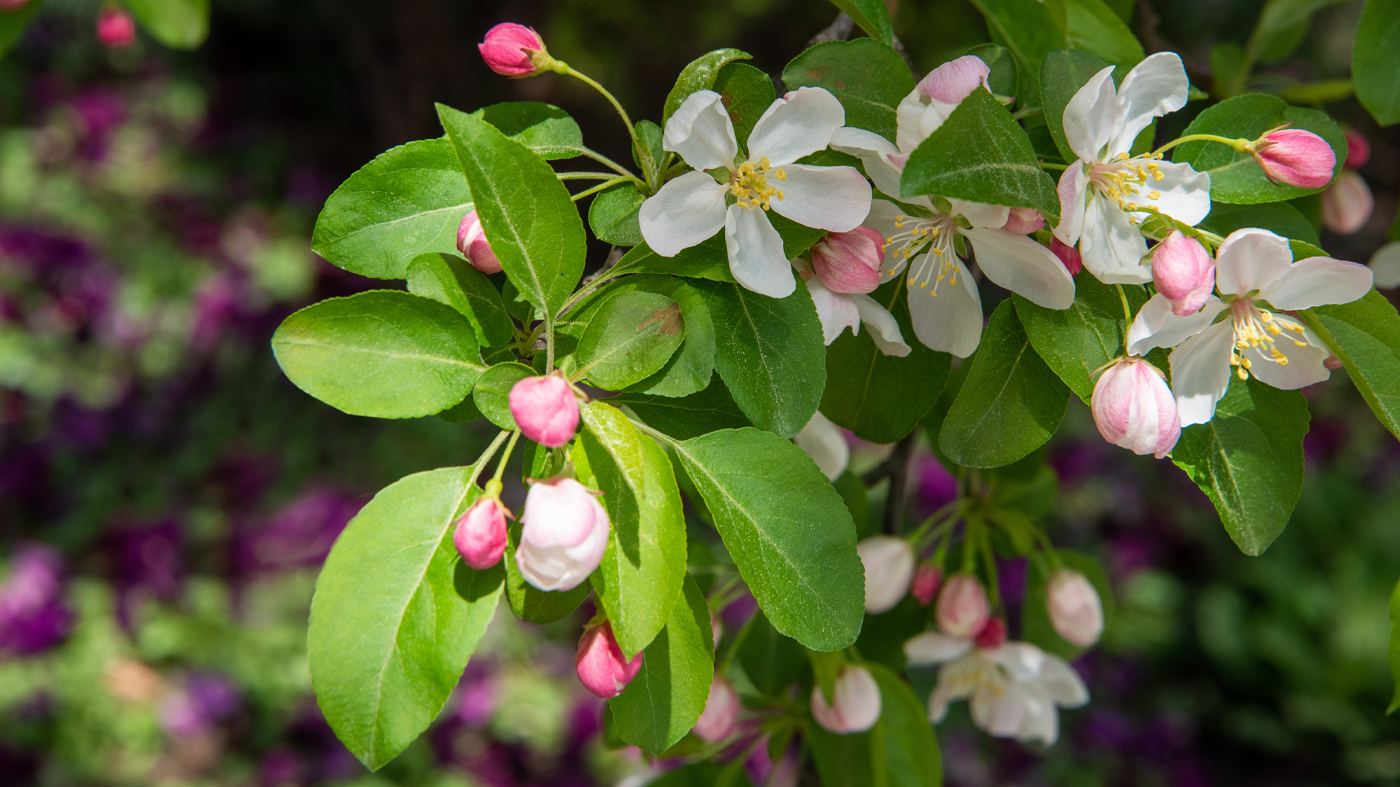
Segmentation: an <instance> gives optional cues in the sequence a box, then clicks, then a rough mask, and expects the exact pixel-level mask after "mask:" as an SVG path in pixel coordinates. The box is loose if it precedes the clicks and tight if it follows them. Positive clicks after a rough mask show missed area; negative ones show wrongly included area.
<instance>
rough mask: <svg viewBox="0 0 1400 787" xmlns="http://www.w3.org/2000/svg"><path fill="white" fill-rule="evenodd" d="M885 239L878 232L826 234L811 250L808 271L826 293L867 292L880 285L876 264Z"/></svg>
mask: <svg viewBox="0 0 1400 787" xmlns="http://www.w3.org/2000/svg"><path fill="white" fill-rule="evenodd" d="M884 258H885V239H884V237H882V236H881V235H880V232H879V230H875V229H872V228H870V227H856V228H855V229H853V230H851V231H850V232H829V233H827V235H826V237H825V238H823V239H822V240H821V242H819V243H817V245H815V246H813V247H812V268H813V269H815V270H816V272H817V278H819V279H821V281H822V284H825V285H826V288H827V289H828V290H831V291H832V292H841V293H848V294H849V293H867V292H872V291H874V289H875V288H876V287H878V286H880V262H881V261H882V260H883V259H884Z"/></svg>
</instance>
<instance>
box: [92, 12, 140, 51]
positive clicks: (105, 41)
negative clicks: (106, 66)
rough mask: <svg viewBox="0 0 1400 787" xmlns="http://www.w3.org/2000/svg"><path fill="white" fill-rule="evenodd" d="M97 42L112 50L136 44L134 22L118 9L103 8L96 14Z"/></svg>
mask: <svg viewBox="0 0 1400 787" xmlns="http://www.w3.org/2000/svg"><path fill="white" fill-rule="evenodd" d="M97 40H98V41H101V42H102V45H103V46H106V47H112V48H114V49H115V48H118V47H127V46H131V45H132V44H134V43H136V20H135V19H132V18H131V14H128V13H127V12H125V11H123V10H121V9H120V8H116V7H113V6H106V7H104V8H103V9H102V10H101V11H98V12H97Z"/></svg>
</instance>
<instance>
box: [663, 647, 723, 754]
mask: <svg viewBox="0 0 1400 787" xmlns="http://www.w3.org/2000/svg"><path fill="white" fill-rule="evenodd" d="M639 658H640V656H639ZM741 707H742V705H741V704H740V702H739V693H738V692H736V691H735V690H734V687H733V686H732V685H730V683H729V681H727V680H725V679H724V678H721V677H720V676H718V675H716V676H715V679H714V682H713V683H711V684H710V695H709V697H707V698H706V699H705V711H704V712H703V713H701V714H700V718H699V720H698V721H696V722H695V727H694V728H692V729H691V732H693V733H695V734H696V735H697V736H699V738H700V740H702V741H705V742H706V743H719V742H720V741H722V740H724V739H725V738H728V737H729V736H730V735H733V734H734V728H735V726H736V724H737V722H738V721H739V709H740V708H741Z"/></svg>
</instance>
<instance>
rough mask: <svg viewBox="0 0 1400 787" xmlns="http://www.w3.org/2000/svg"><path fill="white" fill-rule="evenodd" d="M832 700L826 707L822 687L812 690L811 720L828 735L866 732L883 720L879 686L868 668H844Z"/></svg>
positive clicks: (851, 665)
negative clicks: (828, 733) (829, 733)
mask: <svg viewBox="0 0 1400 787" xmlns="http://www.w3.org/2000/svg"><path fill="white" fill-rule="evenodd" d="M831 700H832V701H831V702H830V703H827V701H826V695H824V694H823V693H822V687H821V686H820V685H817V686H813V687H812V718H814V719H816V720H817V723H818V724H820V725H821V726H822V728H823V729H825V730H826V731H827V732H834V733H836V734H837V735H849V734H850V733H853V732H865V731H866V730H868V729H870V728H871V727H874V726H875V722H877V721H879V720H880V684H878V683H876V682H875V676H874V675H871V674H870V670H868V669H866V668H865V667H860V666H856V665H854V664H847V665H846V666H844V667H842V668H841V671H840V672H839V673H838V674H837V675H836V686H835V689H834V690H833V691H832V693H831Z"/></svg>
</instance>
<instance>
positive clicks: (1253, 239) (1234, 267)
mask: <svg viewBox="0 0 1400 787" xmlns="http://www.w3.org/2000/svg"><path fill="white" fill-rule="evenodd" d="M1215 286H1216V293H1217V294H1218V295H1219V297H1216V296H1211V297H1210V298H1209V299H1208V300H1207V301H1206V304H1205V306H1204V307H1203V308H1202V309H1201V311H1200V312H1198V313H1196V314H1192V315H1190V316H1188V317H1180V316H1177V315H1176V314H1175V313H1173V312H1172V307H1171V302H1170V301H1168V300H1167V299H1166V298H1165V297H1164V296H1163V295H1161V294H1160V293H1159V294H1157V295H1154V296H1152V299H1151V300H1149V301H1148V302H1147V303H1146V304H1144V305H1143V307H1142V309H1141V310H1140V311H1139V312H1138V315H1137V318H1136V319H1134V320H1133V326H1132V328H1130V329H1129V331H1128V351H1129V352H1131V353H1133V354H1135V355H1145V354H1146V353H1147V351H1148V350H1151V349H1152V348H1154V347H1176V349H1175V350H1173V351H1172V354H1171V371H1172V394H1173V395H1174V396H1175V397H1176V407H1177V411H1178V412H1179V413H1180V414H1181V425H1182V426H1189V425H1191V424H1203V423H1205V422H1207V421H1209V420H1210V419H1211V418H1212V417H1213V416H1214V415H1215V405H1216V403H1217V402H1219V401H1220V399H1221V397H1223V396H1224V395H1225V391H1226V389H1227V388H1229V386H1230V372H1231V369H1234V370H1235V373H1236V374H1238V375H1239V377H1240V379H1241V380H1243V379H1246V378H1248V377H1249V376H1250V375H1253V376H1254V377H1255V379H1257V380H1259V381H1260V382H1263V383H1267V384H1269V385H1272V386H1274V387H1275V388H1284V389H1295V388H1302V387H1304V386H1308V385H1312V384H1313V383H1319V382H1322V381H1323V380H1326V379H1327V377H1328V376H1329V374H1330V372H1328V370H1327V367H1326V366H1325V365H1324V364H1323V362H1324V361H1325V360H1326V359H1327V356H1328V355H1329V354H1330V351H1329V350H1328V348H1327V346H1326V345H1325V344H1323V342H1322V340H1321V339H1320V338H1319V337H1318V336H1317V334H1315V333H1313V332H1312V330H1311V329H1310V328H1308V327H1307V326H1305V325H1303V323H1302V322H1300V321H1299V320H1298V319H1297V318H1296V317H1293V316H1290V315H1288V314H1283V313H1280V312H1279V311H1276V310H1279V309H1283V310H1290V311H1291V310H1296V309H1310V308H1312V307H1314V306H1322V305H1324V304H1329V303H1350V302H1351V301H1354V300H1356V299H1357V298H1360V297H1362V296H1363V295H1365V294H1366V293H1367V291H1369V290H1370V289H1371V270H1370V269H1369V268H1367V267H1366V266H1365V265H1358V264H1356V263H1354V262H1343V261H1341V260H1334V259H1332V258H1330V257H1308V258H1307V259H1303V260H1298V261H1297V262H1294V261H1293V252H1292V250H1291V249H1290V248H1289V245H1288V241H1287V239H1285V238H1281V237H1279V236H1278V235H1275V234H1274V233H1272V232H1269V231H1267V230H1261V229H1243V230H1239V231H1237V232H1234V233H1232V234H1231V235H1230V237H1228V238H1226V239H1225V242H1224V243H1222V244H1221V245H1220V249H1219V251H1218V252H1217V254H1216V262H1215Z"/></svg>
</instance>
